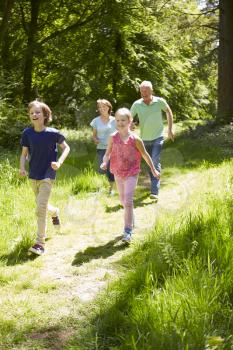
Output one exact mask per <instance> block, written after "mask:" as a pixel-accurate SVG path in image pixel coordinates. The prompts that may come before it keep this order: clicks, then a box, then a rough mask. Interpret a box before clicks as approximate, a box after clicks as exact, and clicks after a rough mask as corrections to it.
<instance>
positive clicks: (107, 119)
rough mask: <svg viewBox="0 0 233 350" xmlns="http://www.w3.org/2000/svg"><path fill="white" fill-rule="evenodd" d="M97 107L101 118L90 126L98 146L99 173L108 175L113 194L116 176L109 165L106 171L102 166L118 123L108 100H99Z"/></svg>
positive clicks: (93, 121) (96, 119)
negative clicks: (110, 138) (109, 141)
mask: <svg viewBox="0 0 233 350" xmlns="http://www.w3.org/2000/svg"><path fill="white" fill-rule="evenodd" d="M97 107H98V111H99V116H97V117H96V118H94V119H93V120H92V121H91V123H90V125H91V127H92V128H93V141H94V142H95V144H96V145H97V146H96V148H97V158H98V172H99V173H100V174H106V176H107V178H108V181H109V187H110V188H109V193H110V194H112V193H113V191H112V188H113V183H114V175H113V174H112V173H111V172H110V164H109V163H108V166H107V169H106V170H103V169H101V168H100V165H101V164H102V162H103V157H104V154H105V152H106V149H107V144H108V138H109V136H110V134H112V133H113V132H115V131H116V123H115V118H114V117H113V116H112V115H111V112H112V105H111V103H110V102H109V101H108V100H105V99H99V100H97Z"/></svg>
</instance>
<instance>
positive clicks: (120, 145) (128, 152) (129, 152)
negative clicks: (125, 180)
mask: <svg viewBox="0 0 233 350" xmlns="http://www.w3.org/2000/svg"><path fill="white" fill-rule="evenodd" d="M112 138H113V145H112V151H111V154H110V171H111V172H112V173H113V174H114V175H116V176H119V177H128V176H134V175H136V174H138V173H139V172H140V164H141V153H140V152H139V151H138V149H137V147H136V139H135V136H134V135H133V134H130V135H129V138H128V139H127V140H126V141H123V140H122V139H121V137H120V134H119V132H116V133H114V134H113V136H112Z"/></svg>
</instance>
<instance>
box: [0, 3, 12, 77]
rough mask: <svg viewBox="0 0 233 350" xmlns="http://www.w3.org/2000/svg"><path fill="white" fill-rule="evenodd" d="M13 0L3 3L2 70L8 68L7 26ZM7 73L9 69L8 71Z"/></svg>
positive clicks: (0, 35) (1, 28)
mask: <svg viewBox="0 0 233 350" xmlns="http://www.w3.org/2000/svg"><path fill="white" fill-rule="evenodd" d="M13 5H14V0H6V1H5V4H4V10H3V17H2V23H1V25H0V47H1V59H2V67H3V72H4V73H5V71H8V70H9V65H8V63H9V35H8V26H9V20H10V15H11V10H12V8H13ZM8 74H9V71H8Z"/></svg>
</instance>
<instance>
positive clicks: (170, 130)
mask: <svg viewBox="0 0 233 350" xmlns="http://www.w3.org/2000/svg"><path fill="white" fill-rule="evenodd" d="M165 113H166V116H167V124H168V130H167V135H168V138H169V139H171V140H172V141H174V138H175V134H174V132H173V113H172V110H171V108H170V107H169V106H167V108H166V109H165Z"/></svg>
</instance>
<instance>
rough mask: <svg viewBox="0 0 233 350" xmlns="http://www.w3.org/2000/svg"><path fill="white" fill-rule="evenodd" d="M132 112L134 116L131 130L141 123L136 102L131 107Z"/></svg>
mask: <svg viewBox="0 0 233 350" xmlns="http://www.w3.org/2000/svg"><path fill="white" fill-rule="evenodd" d="M130 113H131V114H132V117H133V121H132V122H131V124H130V130H134V129H135V126H137V125H139V118H138V114H137V111H136V109H135V105H134V104H133V105H132V106H131V108H130Z"/></svg>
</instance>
